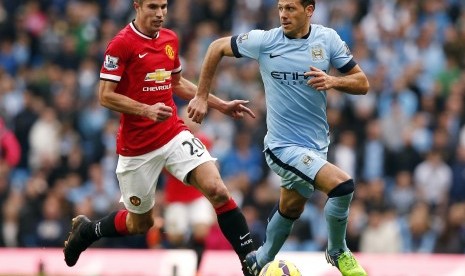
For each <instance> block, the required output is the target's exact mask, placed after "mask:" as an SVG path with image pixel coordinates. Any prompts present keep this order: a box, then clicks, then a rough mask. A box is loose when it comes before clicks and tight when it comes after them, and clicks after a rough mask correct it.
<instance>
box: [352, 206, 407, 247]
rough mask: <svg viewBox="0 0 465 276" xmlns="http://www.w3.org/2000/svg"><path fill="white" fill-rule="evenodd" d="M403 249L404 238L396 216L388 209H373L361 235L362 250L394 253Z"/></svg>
mask: <svg viewBox="0 0 465 276" xmlns="http://www.w3.org/2000/svg"><path fill="white" fill-rule="evenodd" d="M401 249H402V238H401V236H400V231H399V227H398V225H397V221H396V219H395V217H394V216H392V213H391V212H389V211H388V210H387V209H382V208H379V209H378V208H374V209H371V210H370V211H369V212H368V225H367V227H366V228H365V230H363V232H362V234H361V237H360V252H364V253H391V254H393V253H400V252H401Z"/></svg>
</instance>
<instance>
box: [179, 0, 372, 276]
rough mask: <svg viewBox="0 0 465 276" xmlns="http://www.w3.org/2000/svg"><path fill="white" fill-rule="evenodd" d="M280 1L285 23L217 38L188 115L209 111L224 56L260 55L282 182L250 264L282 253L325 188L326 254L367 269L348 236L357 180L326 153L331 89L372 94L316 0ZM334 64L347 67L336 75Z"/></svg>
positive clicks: (346, 268) (273, 163) (270, 158)
mask: <svg viewBox="0 0 465 276" xmlns="http://www.w3.org/2000/svg"><path fill="white" fill-rule="evenodd" d="M277 2H278V10H279V18H280V22H281V27H279V28H275V29H271V30H268V31H263V30H252V31H250V32H248V33H243V34H240V35H237V36H233V37H224V38H220V39H218V40H216V41H214V42H213V43H212V44H211V45H210V47H209V49H208V51H207V54H206V57H205V60H204V63H203V65H202V70H201V73H200V80H199V85H198V91H197V94H196V96H195V97H194V99H192V100H191V101H190V102H189V106H188V113H189V117H190V118H192V120H193V121H194V122H197V123H201V122H202V120H203V118H204V117H205V115H206V113H207V99H208V95H209V91H210V88H211V85H212V79H213V76H214V74H215V71H216V68H217V66H218V63H219V62H220V61H221V59H222V57H223V56H230V57H233V56H234V57H236V58H241V57H247V58H252V59H255V60H257V61H258V63H259V65H260V74H261V76H262V79H263V82H264V86H265V94H266V107H267V118H266V122H267V127H268V132H267V134H266V136H265V139H264V142H265V143H264V144H265V149H264V151H265V158H266V161H267V163H268V165H269V166H270V168H271V169H272V170H273V171H274V172H276V173H277V174H278V175H279V176H280V177H281V180H282V183H281V194H280V200H279V204H278V208H277V210H276V211H275V212H274V213H273V214H272V215H271V216H270V219H269V222H268V225H267V229H266V241H265V243H264V244H263V245H262V246H261V247H260V248H259V249H258V250H257V251H254V252H252V253H249V255H248V256H247V257H246V264H247V266H248V267H249V269H250V271H251V273H252V274H253V275H258V274H259V272H260V270H261V268H262V267H263V266H264V265H265V264H266V263H268V262H270V261H272V260H273V259H274V258H275V256H276V254H277V253H278V252H279V250H280V249H281V247H282V245H283V243H284V242H285V240H286V238H287V237H288V235H289V233H290V231H291V229H292V225H293V223H294V221H295V220H296V219H298V218H299V217H300V215H301V214H302V212H303V210H304V207H305V203H306V202H307V200H308V198H309V197H310V196H311V194H312V193H313V191H314V190H315V189H318V190H320V191H322V192H324V193H326V194H327V195H328V201H327V202H326V205H325V208H324V213H325V217H326V221H327V227H328V246H327V250H326V259H327V260H328V262H329V263H331V264H332V265H334V266H336V267H337V268H338V269H339V270H340V271H341V273H342V275H350V276H360V275H366V272H365V270H364V269H363V268H362V267H361V266H360V264H359V263H358V262H357V261H356V259H355V258H354V256H353V254H352V253H351V252H350V250H349V249H348V248H347V245H346V241H345V236H346V228H347V217H348V215H349V206H350V202H351V200H352V196H353V193H354V189H355V185H354V181H353V179H352V178H351V177H350V176H349V175H348V174H347V173H346V172H344V171H343V170H341V169H340V168H338V167H337V166H335V165H333V164H331V163H329V162H328V161H327V160H326V159H327V151H328V145H329V126H328V122H327V115H326V91H327V90H328V89H336V90H339V91H342V92H345V93H348V94H356V95H359V94H360V95H362V94H366V93H367V91H368V88H369V84H368V80H367V77H366V75H365V73H364V72H363V71H362V69H361V68H360V66H359V65H357V63H356V62H355V61H354V60H353V57H352V54H351V53H350V50H349V48H348V47H347V45H346V44H345V43H344V41H342V40H341V38H340V37H339V35H338V34H337V33H336V32H335V31H334V30H333V29H330V28H327V27H323V26H321V25H316V24H311V23H310V18H311V17H312V15H313V12H314V10H315V1H314V0H278V1H277ZM332 67H333V68H335V69H337V70H338V71H339V72H340V73H341V74H340V75H338V76H332V75H329V74H328V72H329V70H330V68H332ZM238 115H240V114H238Z"/></svg>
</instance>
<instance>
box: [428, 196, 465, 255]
mask: <svg viewBox="0 0 465 276" xmlns="http://www.w3.org/2000/svg"><path fill="white" fill-rule="evenodd" d="M464 230H465V203H456V204H453V205H451V207H450V208H449V212H448V213H447V216H446V218H445V225H444V227H443V229H442V231H441V233H440V234H439V236H438V239H437V242H436V246H435V248H434V253H449V254H464V253H465V251H464V248H465V231H464Z"/></svg>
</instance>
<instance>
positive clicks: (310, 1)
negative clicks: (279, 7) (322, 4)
mask: <svg viewBox="0 0 465 276" xmlns="http://www.w3.org/2000/svg"><path fill="white" fill-rule="evenodd" d="M300 3H301V4H302V6H304V8H305V7H307V6H309V5H313V8H315V0H300Z"/></svg>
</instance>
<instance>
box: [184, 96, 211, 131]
mask: <svg viewBox="0 0 465 276" xmlns="http://www.w3.org/2000/svg"><path fill="white" fill-rule="evenodd" d="M207 111H208V102H207V100H205V99H202V98H199V97H194V98H193V99H192V100H190V101H189V104H188V105H187V115H188V116H189V118H190V119H192V121H193V122H194V123H197V124H200V123H202V121H203V119H204V118H205V116H206V115H207Z"/></svg>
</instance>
